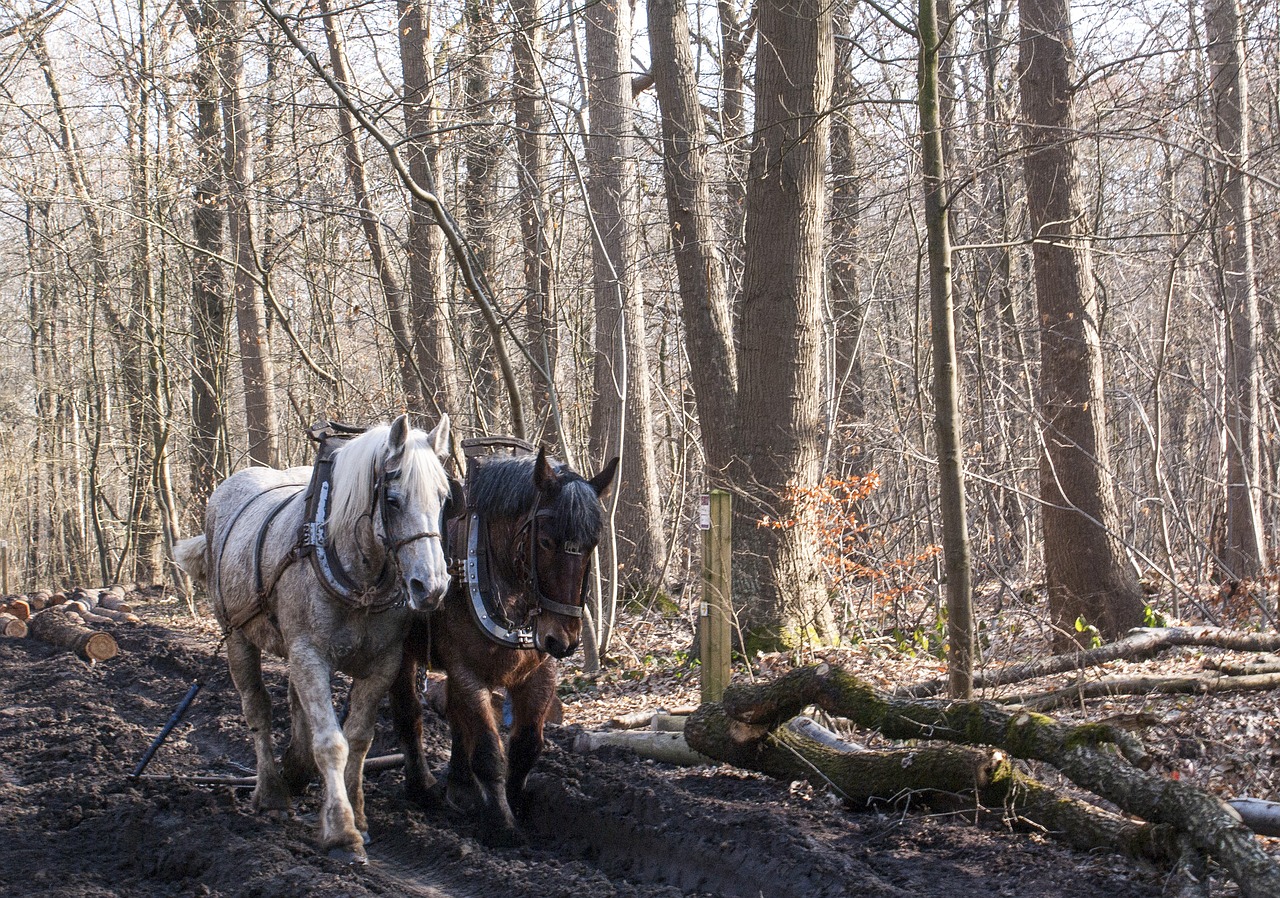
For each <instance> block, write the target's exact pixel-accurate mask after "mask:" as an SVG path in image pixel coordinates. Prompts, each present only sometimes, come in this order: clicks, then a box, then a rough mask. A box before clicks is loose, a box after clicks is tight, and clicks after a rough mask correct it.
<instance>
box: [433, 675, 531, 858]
mask: <svg viewBox="0 0 1280 898" xmlns="http://www.w3.org/2000/svg"><path fill="white" fill-rule="evenodd" d="M448 684H449V685H448V690H449V692H448V696H449V699H448V706H447V708H446V711H447V713H448V715H449V723H450V726H451V727H452V728H453V736H454V741H453V753H452V755H451V756H450V758H449V786H448V792H447V795H448V798H449V800H450V803H451V804H455V805H460V804H461V802H459V801H458V799H463V798H464V796H463V795H461V794H459V793H460V792H461V791H462V789H464V788H465V787H466V786H472V787H473V788H472V790H468V791H469V792H470V794H467V795H465V799H469V800H470V801H475V800H476V799H478V800H479V805H480V806H479V809H478V810H479V813H480V818H481V823H482V824H483V829H482V831H481V839H482V840H483V841H484V842H485V843H487V844H489V845H493V846H497V847H505V846H510V845H514V844H516V842H517V841H518V837H517V834H516V821H515V817H513V816H512V814H511V807H510V806H509V805H508V804H507V789H506V773H507V759H506V756H505V754H504V753H503V750H502V737H501V736H500V735H499V733H498V722H497V721H496V720H495V719H494V716H493V701H492V699H491V697H490V696H491V693H490V691H489V688H488V686H486V685H484V684H483V683H471V684H469V685H470V688H468V687H467V686H466V685H463V684H464V677H463V676H459V675H455V673H452V672H451V673H450V674H449V680H448ZM455 776H456V779H455Z"/></svg>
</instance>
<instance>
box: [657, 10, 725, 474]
mask: <svg viewBox="0 0 1280 898" xmlns="http://www.w3.org/2000/svg"><path fill="white" fill-rule="evenodd" d="M648 10H649V48H650V54H651V56H652V58H653V78H654V85H655V87H656V90H657V94H658V104H659V106H660V108H661V113H662V159H663V172H664V174H665V175H666V188H667V217H668V220H669V222H670V225H671V243H672V247H673V249H674V252H675V260H676V269H677V271H678V273H679V276H680V311H681V317H682V320H683V322H684V328H685V340H686V344H687V345H688V346H689V349H690V355H691V356H692V357H693V358H692V363H691V365H690V370H689V377H690V380H691V381H692V382H693V393H694V399H695V401H696V402H697V407H698V424H699V426H700V428H701V430H702V442H703V447H704V452H705V455H706V459H707V473H708V480H709V481H710V482H711V483H712V484H719V483H721V482H722V478H723V477H724V476H725V475H726V473H727V470H728V466H729V462H730V461H731V460H732V458H733V452H734V445H733V442H734V438H733V432H734V411H735V408H736V405H737V392H738V368H737V357H736V356H735V353H734V348H733V322H732V316H731V313H730V308H729V298H728V295H727V292H726V286H725V278H724V260H723V259H722V257H721V254H720V251H719V248H718V246H719V244H718V242H717V236H716V233H715V222H714V219H713V218H712V214H711V185H710V180H709V178H708V176H707V135H706V125H705V124H704V122H703V117H702V109H701V107H700V106H699V105H698V93H697V89H698V84H697V80H696V78H695V74H694V70H693V53H692V51H691V49H690V46H689V17H688V13H687V11H686V9H685V0H650V2H649V4H648Z"/></svg>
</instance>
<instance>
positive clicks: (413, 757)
mask: <svg viewBox="0 0 1280 898" xmlns="http://www.w3.org/2000/svg"><path fill="white" fill-rule="evenodd" d="M390 699H391V720H392V723H393V725H394V727H395V731H396V740H397V741H398V742H399V743H400V751H401V752H403V753H404V789H405V792H406V793H407V794H408V796H409V800H410V801H413V802H416V803H417V804H419V805H422V806H424V807H430V806H431V805H433V804H434V803H435V801H434V799H433V796H432V792H431V787H432V786H434V785H435V784H436V778H435V777H434V776H432V775H431V773H430V771H428V770H427V758H426V754H425V753H424V752H423V750H422V702H421V701H420V700H419V698H418V662H417V660H416V659H415V658H413V657H412V656H411V655H410V654H409V652H407V651H406V652H405V653H404V657H403V658H401V659H400V670H399V671H398V672H397V673H396V678H395V680H394V681H393V682H392V684H391V694H390Z"/></svg>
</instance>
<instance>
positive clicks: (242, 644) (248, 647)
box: [227, 630, 289, 815]
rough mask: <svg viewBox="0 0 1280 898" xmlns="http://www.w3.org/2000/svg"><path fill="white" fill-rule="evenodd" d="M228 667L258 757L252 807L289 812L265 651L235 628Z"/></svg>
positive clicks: (256, 809)
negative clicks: (277, 750) (276, 744)
mask: <svg viewBox="0 0 1280 898" xmlns="http://www.w3.org/2000/svg"><path fill="white" fill-rule="evenodd" d="M227 666H228V667H229V668H230V669H231V681H232V682H233V683H235V685H236V690H237V691H238V692H239V693H240V706H241V708H243V710H244V719H245V721H246V722H247V723H248V724H249V731H250V732H252V733H253V750H254V754H255V755H256V756H257V759H258V765H257V766H258V785H257V786H256V787H255V788H254V790H253V809H254V810H255V811H259V812H264V813H268V814H272V815H275V814H280V813H283V812H285V811H288V810H289V790H288V789H286V788H285V785H284V780H282V779H281V778H280V771H279V769H278V768H277V767H276V758H275V750H274V747H273V746H272V742H271V696H270V695H268V694H267V686H266V684H265V683H264V682H263V681H262V651H261V650H260V649H259V648H258V647H257V646H256V645H254V644H253V643H252V642H250V641H249V640H248V638H247V637H246V636H245V635H244V634H243V633H241V632H240V631H239V630H233V631H232V632H231V633H230V634H228V636H227Z"/></svg>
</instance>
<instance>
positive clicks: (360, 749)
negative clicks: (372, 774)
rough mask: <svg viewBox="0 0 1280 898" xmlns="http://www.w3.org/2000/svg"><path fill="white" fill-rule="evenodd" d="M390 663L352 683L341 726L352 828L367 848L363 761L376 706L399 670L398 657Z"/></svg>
mask: <svg viewBox="0 0 1280 898" xmlns="http://www.w3.org/2000/svg"><path fill="white" fill-rule="evenodd" d="M390 660H391V661H392V662H394V663H392V664H387V663H383V664H380V665H379V666H378V667H377V668H376V669H374V670H373V671H371V672H370V674H369V676H366V677H361V678H360V679H358V680H354V681H352V683H351V693H350V695H349V696H348V699H347V719H346V722H345V723H344V724H343V727H342V735H343V736H344V737H345V738H346V740H347V747H348V753H347V767H346V777H345V779H346V786H347V800H348V801H350V802H351V814H352V818H353V821H354V823H355V827H356V829H357V830H359V832H360V835H361V838H362V839H363V840H364V843H365V844H366V845H367V844H369V821H368V818H366V817H365V813H364V759H365V756H366V755H368V754H369V746H370V745H372V744H373V730H374V725H375V724H376V723H377V720H378V705H379V703H380V702H381V701H382V696H383V695H385V694H386V692H387V687H388V686H390V685H391V681H392V680H393V679H394V678H395V676H396V671H397V670H398V669H399V667H400V661H399V659H398V658H392V659H390Z"/></svg>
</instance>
